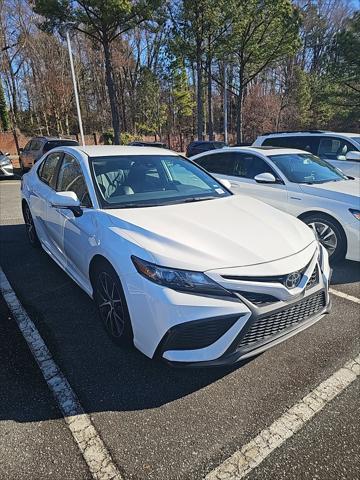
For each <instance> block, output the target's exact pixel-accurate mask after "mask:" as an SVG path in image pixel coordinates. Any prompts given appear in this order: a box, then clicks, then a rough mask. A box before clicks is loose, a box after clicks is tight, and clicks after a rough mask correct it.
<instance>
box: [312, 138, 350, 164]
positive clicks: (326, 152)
mask: <svg viewBox="0 0 360 480" xmlns="http://www.w3.org/2000/svg"><path fill="white" fill-rule="evenodd" d="M354 150H356V148H355V147H354V146H353V145H352V144H351V143H350V142H348V141H347V140H343V139H342V138H335V137H330V138H328V137H327V138H322V139H321V140H320V145H319V152H318V155H319V157H320V158H323V159H324V160H326V159H329V160H346V154H347V153H348V152H352V151H354Z"/></svg>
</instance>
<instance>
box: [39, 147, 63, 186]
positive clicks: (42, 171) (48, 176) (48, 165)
mask: <svg viewBox="0 0 360 480" xmlns="http://www.w3.org/2000/svg"><path fill="white" fill-rule="evenodd" d="M61 157H62V153H61V152H56V153H51V154H50V155H48V156H47V157H46V158H45V160H44V161H43V162H42V165H41V166H40V168H39V177H40V179H41V180H42V181H43V182H44V183H46V184H47V185H49V187H51V188H55V185H56V172H57V167H58V163H59V161H60V159H61Z"/></svg>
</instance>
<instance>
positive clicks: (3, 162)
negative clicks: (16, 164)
mask: <svg viewBox="0 0 360 480" xmlns="http://www.w3.org/2000/svg"><path fill="white" fill-rule="evenodd" d="M5 165H11V161H10V159H9V158H3V159H2V160H0V166H1V167H4V166H5Z"/></svg>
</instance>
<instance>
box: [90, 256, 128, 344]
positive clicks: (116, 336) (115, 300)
mask: <svg viewBox="0 0 360 480" xmlns="http://www.w3.org/2000/svg"><path fill="white" fill-rule="evenodd" d="M92 283H93V288H94V295H93V297H94V302H95V304H96V306H97V309H98V313H99V316H100V318H101V320H102V323H103V326H104V328H105V330H106V331H107V333H108V335H109V336H110V337H111V339H112V340H113V341H114V342H115V343H116V344H118V345H122V346H129V345H132V343H133V331H132V327H131V320H130V315H129V310H128V307H127V303H126V299H125V294H124V290H123V288H122V285H121V282H120V280H119V277H118V275H117V273H116V272H115V270H114V268H113V267H112V266H111V265H110V264H108V263H107V262H106V261H104V262H101V263H100V264H98V265H97V266H96V268H95V271H94V273H93V275H92Z"/></svg>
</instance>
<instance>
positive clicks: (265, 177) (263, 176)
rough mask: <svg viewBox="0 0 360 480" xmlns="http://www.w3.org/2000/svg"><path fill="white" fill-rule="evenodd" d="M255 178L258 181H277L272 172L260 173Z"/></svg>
mask: <svg viewBox="0 0 360 480" xmlns="http://www.w3.org/2000/svg"><path fill="white" fill-rule="evenodd" d="M254 180H255V181H256V182H257V183H277V182H276V178H275V177H274V175H273V174H272V173H269V172H266V173H259V175H256V176H255V177H254Z"/></svg>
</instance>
